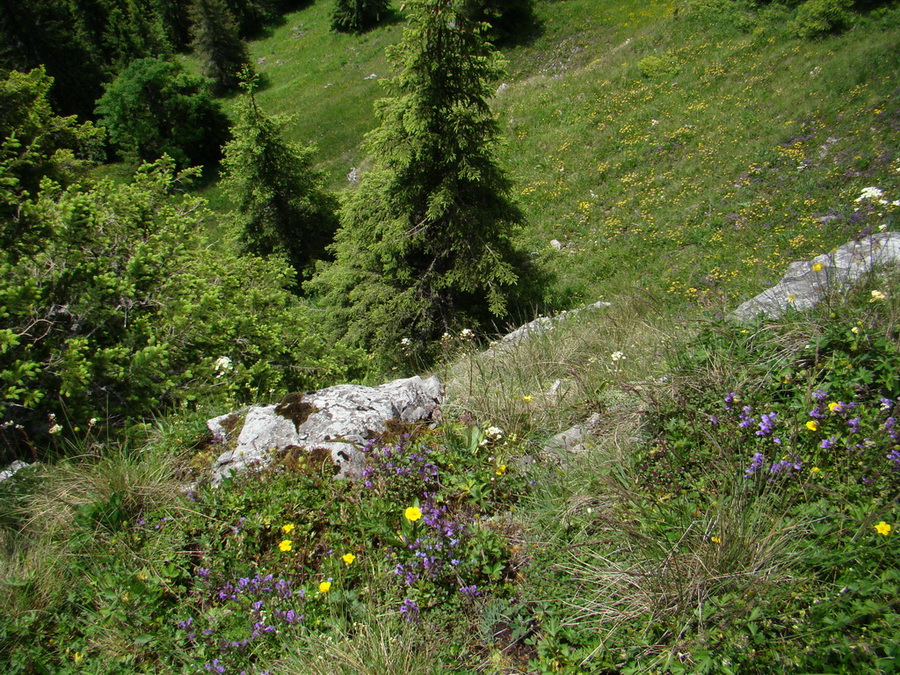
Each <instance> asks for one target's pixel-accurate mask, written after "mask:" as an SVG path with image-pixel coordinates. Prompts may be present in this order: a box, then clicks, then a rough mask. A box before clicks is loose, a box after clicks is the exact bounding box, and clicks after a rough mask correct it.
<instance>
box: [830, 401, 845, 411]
mask: <svg viewBox="0 0 900 675" xmlns="http://www.w3.org/2000/svg"><path fill="white" fill-rule="evenodd" d="M828 409H829V410H830V411H831V412H842V411H843V410H844V405H843V404H842V403H841V402H840V401H832V402H831V403H829V404H828Z"/></svg>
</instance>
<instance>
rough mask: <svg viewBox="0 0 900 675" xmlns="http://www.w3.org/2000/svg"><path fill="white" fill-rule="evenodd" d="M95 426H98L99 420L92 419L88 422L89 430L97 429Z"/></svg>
mask: <svg viewBox="0 0 900 675" xmlns="http://www.w3.org/2000/svg"><path fill="white" fill-rule="evenodd" d="M95 426H97V418H96V417H92V418H91V419H89V420H88V429H90V428H92V427H95Z"/></svg>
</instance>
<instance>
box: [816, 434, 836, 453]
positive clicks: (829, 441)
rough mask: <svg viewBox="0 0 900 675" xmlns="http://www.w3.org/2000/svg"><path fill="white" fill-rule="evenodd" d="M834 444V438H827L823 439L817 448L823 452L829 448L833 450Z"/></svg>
mask: <svg viewBox="0 0 900 675" xmlns="http://www.w3.org/2000/svg"><path fill="white" fill-rule="evenodd" d="M836 443H837V439H836V438H835V437H834V436H829V437H828V438H825V439H823V440H822V442H821V443H819V447H820V448H822V449H823V450H831V448H833V447H834V446H835V444H836Z"/></svg>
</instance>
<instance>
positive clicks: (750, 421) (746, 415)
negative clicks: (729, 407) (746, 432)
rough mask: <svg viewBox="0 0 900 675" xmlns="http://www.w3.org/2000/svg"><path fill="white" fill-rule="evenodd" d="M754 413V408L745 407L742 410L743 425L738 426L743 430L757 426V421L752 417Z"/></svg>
mask: <svg viewBox="0 0 900 675" xmlns="http://www.w3.org/2000/svg"><path fill="white" fill-rule="evenodd" d="M752 412H753V408H752V407H751V406H749V405H745V406H744V408H743V410H741V423H740V424H739V425H738V426H740V427H741V429H748V428H750V427H751V426H753V425H754V424H756V420H755V419H754V418H753V417H752V416H751V413H752Z"/></svg>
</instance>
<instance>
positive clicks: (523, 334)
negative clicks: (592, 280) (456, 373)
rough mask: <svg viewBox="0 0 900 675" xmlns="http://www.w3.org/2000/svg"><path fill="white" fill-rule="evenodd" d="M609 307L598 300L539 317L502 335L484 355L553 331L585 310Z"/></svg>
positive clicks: (606, 303) (608, 304)
mask: <svg viewBox="0 0 900 675" xmlns="http://www.w3.org/2000/svg"><path fill="white" fill-rule="evenodd" d="M609 306H610V303H608V302H603V301H602V300H600V301H598V302H595V303H593V304H591V305H587V306H586V307H579V308H578V309H570V310H568V311H565V312H560V313H559V314H555V315H554V316H539V317H538V318H536V319H535V320H534V321H529V322H528V323H526V324H523V325H521V326H519V327H518V328H516V329H515V330H514V331H512V332H511V333H507V334H506V335H504V336H503V337H502V338H500V339H499V340H497V341H496V342H494V343H493V344H492V345H491V347H490V348H489V349H488V350H487V352H486V353H487V354H491V353H493V352H498V351H503V350H505V349H508V348H509V347H512V346H514V345H517V344H519V343H520V342H522V340H524V339H526V338H529V337H531V336H532V335H535V334H541V333H545V332H547V331H550V330H553V328H554V326H556V324H557V323H559V322H560V321H565V320H566V319H571V318H572V317H574V316H576V315H577V314H580V313H581V312H583V311H585V310H590V309H603V308H604V307H609Z"/></svg>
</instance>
